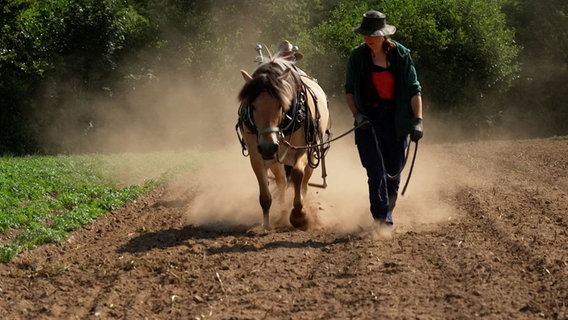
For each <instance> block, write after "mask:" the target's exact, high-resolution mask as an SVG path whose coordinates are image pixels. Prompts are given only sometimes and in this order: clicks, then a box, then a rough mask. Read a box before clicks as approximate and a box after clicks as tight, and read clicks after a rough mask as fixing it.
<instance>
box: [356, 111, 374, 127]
mask: <svg viewBox="0 0 568 320" xmlns="http://www.w3.org/2000/svg"><path fill="white" fill-rule="evenodd" d="M353 125H354V126H355V127H358V128H360V129H364V130H369V129H371V120H369V117H367V116H366V115H364V114H362V113H361V112H357V113H355V121H354V122H353Z"/></svg>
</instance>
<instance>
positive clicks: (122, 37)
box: [0, 0, 568, 154]
mask: <svg viewBox="0 0 568 320" xmlns="http://www.w3.org/2000/svg"><path fill="white" fill-rule="evenodd" d="M567 6H568V3H567V2H566V1H564V0H548V1H538V0H527V1H520V0H495V1H485V0H463V1H461V0H460V1H458V0H389V1H385V0H365V1H355V0H341V1H339V0H317V1H313V0H299V1H284V2H282V1H277V0H267V1H256V0H240V1H237V0H198V1H187V0H165V1H161V0H40V1H32V0H6V1H4V2H3V6H2V7H0V22H2V25H1V26H2V27H1V29H0V74H1V75H2V77H0V127H1V128H2V135H0V154H5V153H15V154H29V153H36V152H46V153H58V152H65V151H68V150H69V149H68V146H67V145H65V142H61V145H48V144H46V143H45V142H44V141H43V140H42V139H41V137H42V133H43V132H44V129H46V128H49V129H50V130H52V131H55V132H62V131H64V132H68V131H71V132H74V133H76V134H75V135H71V136H77V139H80V134H82V133H84V132H85V131H86V130H88V129H89V128H90V126H91V120H92V119H94V118H95V117H96V116H97V114H98V113H97V112H99V110H98V107H99V106H100V104H104V105H108V104H109V103H112V104H113V105H120V103H121V102H122V100H121V99H123V98H124V96H125V93H127V92H132V91H133V90H134V89H136V90H144V89H145V88H147V87H151V86H153V85H155V83H156V82H157V81H158V80H156V79H168V80H169V79H174V80H178V79H181V80H185V79H186V78H190V79H191V80H192V81H195V82H198V83H206V84H207V85H208V86H209V87H210V88H211V92H218V91H223V92H235V91H237V90H238V85H239V83H237V82H235V81H233V79H237V78H238V69H241V68H242V69H249V70H250V69H252V68H254V66H255V65H254V62H253V60H254V56H255V52H254V45H255V44H256V43H257V42H261V43H263V44H264V45H265V47H267V48H268V49H269V50H270V51H271V52H274V50H276V47H277V44H278V43H279V42H280V40H282V39H289V40H291V41H292V42H293V43H294V44H297V45H298V46H300V48H301V49H302V52H303V53H304V57H305V58H304V60H303V61H302V62H301V63H300V66H301V67H302V68H303V69H305V70H306V71H308V73H309V74H311V75H313V76H314V77H316V78H317V79H318V80H319V81H320V83H321V84H322V86H323V87H324V89H326V91H327V93H328V95H329V96H331V97H334V96H341V95H342V91H343V90H342V83H343V76H344V75H343V73H344V64H345V61H346V58H347V55H348V54H349V51H350V50H351V48H353V47H354V46H355V45H357V44H358V43H359V42H361V38H360V37H359V36H358V35H356V34H354V33H353V32H352V31H351V30H352V28H353V27H355V26H357V25H359V23H360V22H361V16H362V14H363V13H364V12H365V11H367V10H370V9H377V10H381V11H383V12H385V13H386V14H387V20H388V21H389V22H390V23H392V24H394V25H396V26H397V28H398V31H397V33H396V34H395V35H394V37H393V38H394V39H395V40H398V41H400V42H401V43H403V44H404V45H406V46H407V47H409V48H410V49H411V50H412V52H413V58H414V59H415V62H416V65H417V68H418V73H419V77H420V80H421V82H422V84H423V87H424V96H425V99H426V100H427V101H429V102H431V103H432V104H431V107H432V109H433V110H439V111H444V112H446V111H447V112H456V113H460V112H463V111H465V113H469V114H471V112H470V110H468V109H469V108H470V106H473V105H477V103H481V104H483V105H486V106H487V108H488V109H491V110H492V111H493V112H494V113H497V112H500V111H502V108H498V106H497V105H496V104H493V105H491V106H489V104H488V98H487V97H494V96H502V97H507V98H509V99H511V98H519V101H523V100H527V98H529V95H530V97H532V98H531V100H533V104H534V103H536V104H538V105H539V106H540V107H543V108H547V110H549V111H550V116H551V118H553V119H556V118H558V119H561V120H559V122H558V123H557V124H556V125H555V127H561V126H562V123H565V121H564V120H565V115H566V114H567V113H568V112H566V105H567V103H566V98H565V95H562V92H563V86H564V84H565V83H566V80H567V79H566V74H568V72H566V70H567V67H566V66H567V65H568V61H567V60H568V58H567V57H568V55H566V51H567V50H568V40H567V39H568V34H567V31H566V30H568V8H567ZM520 67H521V68H520ZM541 70H546V71H544V72H542V71H541ZM542 74H545V75H547V77H546V78H543V77H542ZM238 80H240V79H238ZM145 86H147V87H145ZM511 86H513V89H512V90H511V91H508V90H509V88H510V87H511ZM523 93H524V94H523ZM504 100H505V101H506V100H507V99H504ZM93 101H98V102H101V103H100V104H98V105H97V104H95V103H93ZM120 107H121V108H126V107H122V106H120ZM497 109H499V110H497ZM491 110H489V111H490V112H491ZM473 114H475V113H474V112H473ZM556 115H560V116H561V117H556V118H555V117H554V116H556ZM562 115H564V116H562ZM555 121H556V120H555ZM555 130H556V129H555ZM559 130H561V128H560V129H559ZM556 131H558V130H556Z"/></svg>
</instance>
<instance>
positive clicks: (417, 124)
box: [410, 118, 424, 142]
mask: <svg viewBox="0 0 568 320" xmlns="http://www.w3.org/2000/svg"><path fill="white" fill-rule="evenodd" d="M423 135H424V129H423V127H422V119H420V118H414V125H413V128H412V132H410V140H411V141H414V142H418V140H420V139H421V138H422V136H423Z"/></svg>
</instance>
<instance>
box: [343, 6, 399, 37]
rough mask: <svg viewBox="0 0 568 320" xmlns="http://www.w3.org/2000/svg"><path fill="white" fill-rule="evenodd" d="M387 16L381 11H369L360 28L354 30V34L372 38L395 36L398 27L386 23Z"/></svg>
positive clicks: (364, 16)
mask: <svg viewBox="0 0 568 320" xmlns="http://www.w3.org/2000/svg"><path fill="white" fill-rule="evenodd" d="M386 20H387V16H386V15H385V14H384V13H382V12H379V11H367V12H365V14H364V15H363V21H362V22H361V25H360V26H359V27H356V28H353V32H355V33H359V34H362V35H364V36H370V37H385V36H390V35H393V34H394V33H395V32H396V27H395V26H393V25H390V24H387V23H386Z"/></svg>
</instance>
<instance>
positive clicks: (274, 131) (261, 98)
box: [239, 58, 302, 160]
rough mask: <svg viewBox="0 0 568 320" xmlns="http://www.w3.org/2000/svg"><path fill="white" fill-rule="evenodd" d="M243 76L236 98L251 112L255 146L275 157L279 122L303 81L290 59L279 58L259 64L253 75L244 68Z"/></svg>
mask: <svg viewBox="0 0 568 320" xmlns="http://www.w3.org/2000/svg"><path fill="white" fill-rule="evenodd" d="M241 72H242V73H243V71H241ZM243 77H244V78H245V81H246V83H245V85H244V86H243V88H242V89H241V92H240V93H239V100H240V101H241V105H245V106H248V107H249V108H250V110H251V112H252V118H253V121H254V124H255V127H256V131H257V132H258V136H257V144H258V145H257V150H258V152H259V153H260V154H261V156H262V158H263V159H265V160H270V159H274V158H275V157H276V154H277V153H278V144H279V141H280V139H281V138H282V135H283V134H282V130H281V123H282V121H283V119H284V117H285V114H286V112H287V111H288V110H289V109H290V108H291V106H292V101H293V100H294V98H295V97H296V93H297V90H298V88H299V86H301V83H302V82H301V80H300V77H299V75H298V74H297V72H295V71H294V69H293V67H292V65H291V64H290V62H289V61H287V60H284V59H280V58H277V59H273V60H270V61H268V62H265V63H263V64H261V65H260V66H258V68H257V69H256V70H255V71H254V73H253V74H252V76H248V74H246V72H244V73H243Z"/></svg>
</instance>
